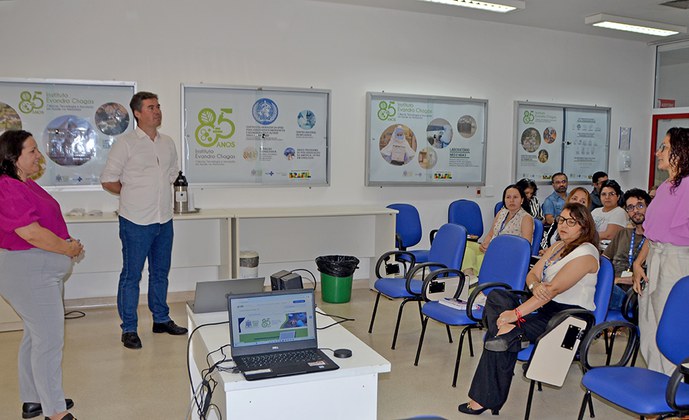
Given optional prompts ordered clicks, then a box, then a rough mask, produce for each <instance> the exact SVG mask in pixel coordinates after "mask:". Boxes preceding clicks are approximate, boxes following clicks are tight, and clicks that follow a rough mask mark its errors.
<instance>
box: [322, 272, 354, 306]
mask: <svg viewBox="0 0 689 420" xmlns="http://www.w3.org/2000/svg"><path fill="white" fill-rule="evenodd" d="M352 277H354V276H347V277H334V276H331V275H329V274H325V273H321V295H322V297H323V302H328V303H346V302H349V300H350V299H351V298H352Z"/></svg>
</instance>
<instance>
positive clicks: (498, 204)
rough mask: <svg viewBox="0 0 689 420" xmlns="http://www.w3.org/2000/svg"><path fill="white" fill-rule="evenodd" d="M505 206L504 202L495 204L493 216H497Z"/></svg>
mask: <svg viewBox="0 0 689 420" xmlns="http://www.w3.org/2000/svg"><path fill="white" fill-rule="evenodd" d="M503 206H504V204H502V201H498V202H497V203H495V208H493V216H496V215H497V214H498V212H499V211H500V209H501V208H502V207H503Z"/></svg>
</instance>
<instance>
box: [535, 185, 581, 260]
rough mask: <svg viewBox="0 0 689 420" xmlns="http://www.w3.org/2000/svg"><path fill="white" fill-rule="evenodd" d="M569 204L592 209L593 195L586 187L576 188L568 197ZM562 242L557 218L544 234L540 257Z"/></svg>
mask: <svg viewBox="0 0 689 420" xmlns="http://www.w3.org/2000/svg"><path fill="white" fill-rule="evenodd" d="M566 202H567V203H579V204H583V205H584V206H586V208H589V207H591V194H590V193H589V192H588V190H587V189H586V188H584V187H576V188H575V189H573V190H572V191H570V192H569V194H568V195H567V200H566ZM559 240H560V235H559V234H558V233H557V218H556V219H555V221H554V222H553V224H552V225H550V228H548V231H547V232H545V233H543V239H542V240H541V250H540V251H539V255H543V253H544V252H545V250H546V249H548V248H549V247H550V246H551V245H553V244H554V243H555V242H557V241H559Z"/></svg>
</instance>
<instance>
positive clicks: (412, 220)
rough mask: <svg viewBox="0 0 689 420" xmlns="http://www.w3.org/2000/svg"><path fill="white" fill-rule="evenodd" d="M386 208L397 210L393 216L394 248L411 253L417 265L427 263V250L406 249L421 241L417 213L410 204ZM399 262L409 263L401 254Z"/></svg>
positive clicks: (420, 229) (419, 219)
mask: <svg viewBox="0 0 689 420" xmlns="http://www.w3.org/2000/svg"><path fill="white" fill-rule="evenodd" d="M387 208H389V209H393V210H397V214H396V215H395V248H397V249H399V250H400V251H409V252H411V253H412V254H413V255H414V258H416V262H417V263H424V262H427V261H428V250H427V249H413V250H410V249H408V248H411V247H413V246H415V245H417V244H418V243H419V242H420V241H421V232H422V228H421V218H420V217H419V211H418V210H417V209H416V207H414V206H412V205H411V204H404V203H394V204H390V205H389V206H387ZM399 260H400V261H404V262H407V263H408V262H409V260H408V258H406V257H405V256H404V255H403V254H402V255H400V256H399Z"/></svg>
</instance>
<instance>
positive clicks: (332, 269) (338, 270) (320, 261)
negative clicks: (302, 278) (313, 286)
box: [316, 255, 359, 303]
mask: <svg viewBox="0 0 689 420" xmlns="http://www.w3.org/2000/svg"><path fill="white" fill-rule="evenodd" d="M358 264H359V260H358V259H357V258H356V257H350V256H345V255H325V256H321V257H318V258H316V265H317V266H318V271H320V272H321V297H322V298H323V301H324V302H328V303H346V302H349V300H350V299H351V298H352V278H353V276H354V271H355V270H356V269H357V266H358Z"/></svg>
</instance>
